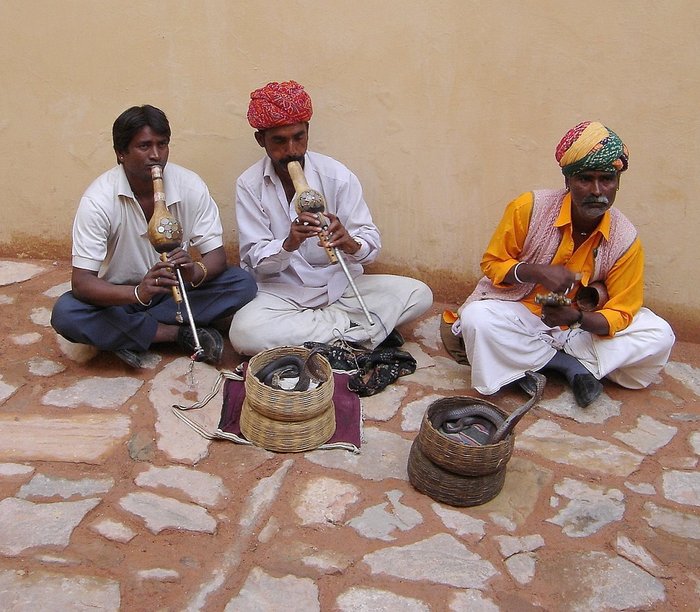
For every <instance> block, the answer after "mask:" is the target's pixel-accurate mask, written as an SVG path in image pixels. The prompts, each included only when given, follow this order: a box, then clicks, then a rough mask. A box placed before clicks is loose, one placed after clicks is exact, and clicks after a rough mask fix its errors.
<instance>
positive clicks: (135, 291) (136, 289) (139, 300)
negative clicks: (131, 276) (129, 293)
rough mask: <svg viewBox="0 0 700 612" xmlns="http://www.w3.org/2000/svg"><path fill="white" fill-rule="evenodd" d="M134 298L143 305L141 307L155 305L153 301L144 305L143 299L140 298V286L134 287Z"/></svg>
mask: <svg viewBox="0 0 700 612" xmlns="http://www.w3.org/2000/svg"><path fill="white" fill-rule="evenodd" d="M134 297H135V298H136V301H137V302H138V303H139V304H141V306H145V307H148V306H150V305H151V304H152V303H153V300H150V301H149V302H148V304H146V303H144V302H142V301H141V298H140V297H139V286H138V285H134Z"/></svg>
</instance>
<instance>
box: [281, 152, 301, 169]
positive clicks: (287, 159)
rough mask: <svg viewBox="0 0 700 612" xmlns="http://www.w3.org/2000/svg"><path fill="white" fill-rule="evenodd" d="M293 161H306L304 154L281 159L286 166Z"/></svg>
mask: <svg viewBox="0 0 700 612" xmlns="http://www.w3.org/2000/svg"><path fill="white" fill-rule="evenodd" d="M293 161H295V162H299V163H300V164H301V163H302V162H303V161H304V156H303V155H302V156H301V157H285V158H284V159H281V160H280V163H281V164H282V165H283V166H284V167H285V168H286V167H287V166H288V165H289V163H290V162H293ZM302 165H303V164H302Z"/></svg>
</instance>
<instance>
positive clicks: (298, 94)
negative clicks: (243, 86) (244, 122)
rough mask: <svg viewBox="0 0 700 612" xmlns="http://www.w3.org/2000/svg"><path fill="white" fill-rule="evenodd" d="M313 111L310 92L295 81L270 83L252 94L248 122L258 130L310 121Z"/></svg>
mask: <svg viewBox="0 0 700 612" xmlns="http://www.w3.org/2000/svg"><path fill="white" fill-rule="evenodd" d="M312 113H313V109H312V108H311V98H310V97H309V94H307V93H306V91H304V88H303V87H302V86H301V85H299V83H297V82H295V81H285V82H284V83H276V82H272V83H268V84H267V85H265V87H261V88H260V89H256V90H255V91H254V92H252V93H251V94H250V104H249V105H248V123H250V125H251V126H252V127H254V128H255V129H256V130H266V129H268V128H273V127H279V126H281V125H292V124H293V123H299V122H302V121H308V120H309V119H311V115H312Z"/></svg>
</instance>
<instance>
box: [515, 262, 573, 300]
mask: <svg viewBox="0 0 700 612" xmlns="http://www.w3.org/2000/svg"><path fill="white" fill-rule="evenodd" d="M516 265H517V264H516ZM514 268H515V266H513V268H511V269H510V270H509V271H508V274H507V275H506V278H505V279H504V280H505V281H506V282H508V283H510V284H514V283H516V282H517V281H516V280H515V275H514V273H513V269H514ZM518 278H519V279H520V280H521V281H523V282H526V283H535V284H537V285H542V286H544V287H546V288H547V289H549V290H550V291H553V292H554V293H569V291H571V290H572V289H573V288H574V285H575V284H576V282H578V279H577V278H576V274H574V273H573V272H572V271H571V270H569V269H568V268H565V267H564V266H550V265H546V264H530V263H523V264H521V265H520V267H519V268H518Z"/></svg>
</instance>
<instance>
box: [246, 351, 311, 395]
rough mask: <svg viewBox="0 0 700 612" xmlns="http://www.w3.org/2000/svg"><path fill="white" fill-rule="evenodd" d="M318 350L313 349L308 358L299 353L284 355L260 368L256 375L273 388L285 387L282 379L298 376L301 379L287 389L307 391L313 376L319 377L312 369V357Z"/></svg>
mask: <svg viewBox="0 0 700 612" xmlns="http://www.w3.org/2000/svg"><path fill="white" fill-rule="evenodd" d="M318 352H319V351H318V350H311V352H310V353H309V354H308V356H307V357H306V359H302V358H301V357H299V356H297V355H283V356H282V357H278V358H277V359H274V360H272V361H271V362H270V363H268V364H266V365H264V366H263V367H262V368H260V369H259V370H258V371H257V372H256V373H255V377H256V378H257V379H258V380H259V381H260V382H261V383H263V384H264V385H267V386H268V387H272V388H273V389H283V388H284V387H283V386H282V380H283V379H285V378H298V379H299V380H298V381H297V383H296V384H295V385H294V387H293V388H292V389H287V390H288V391H307V390H308V388H309V386H310V384H311V380H312V378H315V379H319V376H318V374H317V373H316V372H315V371H314V372H312V371H311V370H312V365H313V362H312V359H313V357H314V355H316V354H317V353H318ZM321 382H323V380H322V381H321Z"/></svg>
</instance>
